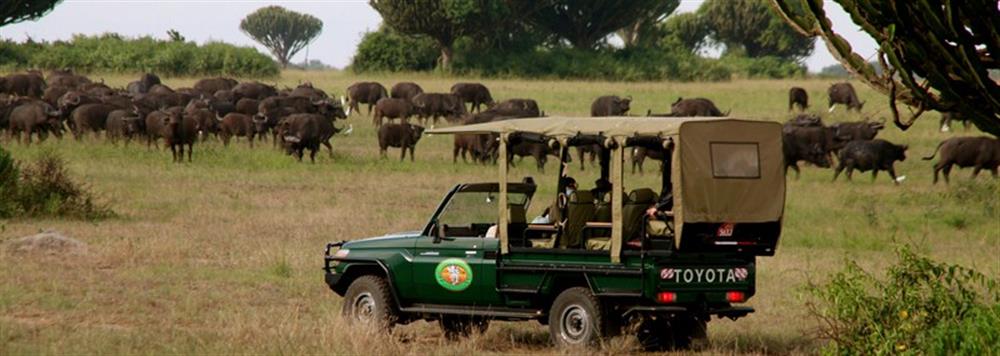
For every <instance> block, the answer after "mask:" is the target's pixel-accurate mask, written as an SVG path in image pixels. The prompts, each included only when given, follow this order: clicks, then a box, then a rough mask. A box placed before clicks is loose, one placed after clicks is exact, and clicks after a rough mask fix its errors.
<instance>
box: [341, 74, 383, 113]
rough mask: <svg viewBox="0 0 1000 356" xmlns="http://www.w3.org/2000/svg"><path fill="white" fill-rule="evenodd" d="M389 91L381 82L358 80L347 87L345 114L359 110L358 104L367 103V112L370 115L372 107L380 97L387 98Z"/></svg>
mask: <svg viewBox="0 0 1000 356" xmlns="http://www.w3.org/2000/svg"><path fill="white" fill-rule="evenodd" d="M388 97H389V92H388V91H387V90H385V87H384V86H382V84H379V83H376V82H358V83H354V84H351V86H349V87H347V99H348V102H347V115H348V116H350V115H351V112H352V110H353V111H359V110H360V109H358V104H359V103H360V104H368V114H369V115H371V113H372V108H373V107H375V103H377V102H378V101H379V100H380V99H382V98H388Z"/></svg>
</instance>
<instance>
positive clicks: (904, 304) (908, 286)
mask: <svg viewBox="0 0 1000 356" xmlns="http://www.w3.org/2000/svg"><path fill="white" fill-rule="evenodd" d="M897 254H898V256H899V261H898V263H897V264H896V265H894V266H891V267H890V268H889V270H888V273H887V276H886V278H885V279H881V280H880V279H879V278H876V277H875V276H874V275H873V274H871V273H868V272H866V271H864V270H863V269H862V268H861V267H859V266H858V265H857V264H856V263H854V262H848V264H847V266H846V268H845V269H844V270H843V271H841V272H839V273H837V274H835V275H834V276H833V278H832V280H831V281H830V282H828V283H826V284H825V285H820V286H810V287H809V291H810V292H811V294H812V295H813V296H814V297H816V299H818V301H812V302H810V303H809V304H808V306H809V308H810V311H811V313H812V315H813V316H815V317H816V318H818V319H819V321H820V324H821V332H822V334H823V335H824V336H826V337H828V338H830V339H831V340H832V341H833V343H832V344H831V346H830V349H829V350H827V351H830V352H832V353H838V354H890V353H917V354H923V353H930V354H985V353H989V352H991V351H990V350H998V349H1000V334H998V333H996V330H998V329H1000V305H998V302H1000V293H998V290H997V281H996V280H995V279H990V278H988V277H986V276H984V275H983V274H981V273H979V272H976V271H974V270H971V269H967V268H964V267H961V266H957V265H949V264H944V263H939V262H935V261H932V260H930V259H928V258H926V257H922V256H918V255H916V254H915V253H913V252H911V251H910V250H909V249H907V248H904V249H901V250H900V251H899V252H898V253H897Z"/></svg>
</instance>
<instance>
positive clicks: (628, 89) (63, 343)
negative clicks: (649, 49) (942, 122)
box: [0, 71, 1000, 355]
mask: <svg viewBox="0 0 1000 356" xmlns="http://www.w3.org/2000/svg"><path fill="white" fill-rule="evenodd" d="M93 77H94V78H95V79H100V78H102V77H103V78H104V80H105V81H106V82H107V83H109V84H111V85H116V86H123V85H124V84H125V83H127V82H128V81H130V80H133V76H119V75H113V76H112V75H109V76H101V75H95V76H93ZM135 77H137V75H136V76H135ZM303 80H309V81H312V82H313V84H315V85H316V86H318V87H320V88H322V89H324V90H326V91H327V92H330V93H333V94H335V95H338V96H339V95H341V94H342V93H343V91H344V88H346V87H347V86H348V85H349V84H350V83H352V82H355V81H360V80H376V81H379V82H382V83H383V84H385V85H386V86H389V85H391V84H393V83H395V82H397V81H404V80H406V81H415V82H417V83H419V84H421V85H422V86H423V87H424V88H425V89H426V90H428V91H447V90H448V89H449V87H450V86H451V85H452V84H453V83H454V82H457V81H467V80H477V79H475V78H450V77H442V76H437V75H431V74H399V75H390V74H386V75H374V76H365V77H358V76H354V75H353V74H349V73H342V72H295V71H290V72H285V73H284V74H283V77H282V79H280V81H279V82H278V84H279V85H283V86H285V85H286V86H294V85H295V84H297V83H298V82H300V81H303ZM165 81H166V83H167V84H169V85H171V86H174V87H180V86H187V85H190V84H191V83H193V82H194V79H192V78H166V79H165ZM482 82H484V83H485V84H486V85H487V86H489V87H490V89H491V90H492V92H493V96H494V97H495V98H497V99H504V98H514V97H526V98H534V99H536V100H538V101H539V104H540V106H541V107H542V109H543V110H544V111H545V112H546V113H547V114H549V115H557V114H558V115H586V114H587V113H588V112H589V108H590V102H591V100H592V99H593V98H594V97H596V96H599V95H605V94H619V95H632V96H633V98H634V101H633V109H632V112H633V113H636V114H645V112H646V110H647V109H652V110H653V111H667V110H668V108H669V105H670V103H672V102H673V101H674V100H676V99H677V97H678V96H683V97H707V98H710V99H712V100H714V101H715V102H716V104H718V106H719V107H720V108H721V109H722V110H723V111H726V110H730V109H731V110H732V115H733V116H737V117H749V118H757V119H765V120H775V121H784V120H786V119H787V118H788V117H789V116H790V114H789V113H787V112H786V110H785V109H786V108H787V102H786V100H787V90H788V88H789V87H791V86H801V87H804V88H806V89H807V90H808V91H809V94H810V99H811V102H812V105H813V107H814V110H815V111H816V112H822V113H823V114H824V119H825V120H826V121H827V122H828V123H831V122H837V121H846V120H857V119H859V118H860V117H859V116H858V115H857V114H853V113H851V114H848V113H846V112H845V111H844V110H843V107H840V108H838V109H837V110H836V111H835V112H834V113H833V114H826V113H825V111H826V110H825V108H823V106H824V105H825V101H826V99H825V90H826V87H827V86H828V85H829V84H830V82H829V81H826V80H784V81H781V80H775V81H767V80H754V81H733V82H725V83H670V82H643V83H624V82H620V83H619V82H595V81H549V80H537V81H535V80H482ZM856 87H857V88H858V89H859V90H860V93H859V94H860V96H861V97H862V100H867V102H868V103H867V105H865V107H866V113H876V115H874V116H876V117H878V116H885V115H886V113H887V112H888V111H887V110H885V108H884V107H885V102H886V100H885V98H884V97H883V96H882V95H880V94H877V93H874V92H873V91H871V90H869V89H868V88H867V87H865V86H864V85H860V84H858V85H856ZM363 110H364V109H363ZM937 118H938V117H937V115H936V114H929V115H928V116H927V117H924V118H922V119H921V120H919V121H918V122H917V124H916V125H915V126H914V127H913V128H911V129H910V130H909V131H907V132H901V131H899V130H898V129H896V128H895V127H892V126H891V124H890V125H889V126H890V127H888V128H887V129H886V130H884V131H883V132H882V133H881V134H880V137H882V138H886V139H888V140H890V141H892V142H895V143H905V144H908V145H910V150H909V151H908V152H907V156H908V159H907V160H906V161H905V162H901V163H898V164H897V165H896V169H897V171H898V172H899V174H900V175H905V176H907V179H906V180H905V181H904V182H903V183H902V184H900V185H899V186H896V185H894V184H892V183H891V182H890V181H889V178H888V176H887V175H886V174H882V175H881V176H880V177H879V179H877V180H875V181H874V182H872V181H871V179H870V175H864V174H859V175H856V176H855V180H854V181H853V182H847V181H845V180H844V179H843V177H841V178H840V179H838V181H836V182H831V181H830V180H831V178H832V177H833V172H832V170H829V169H819V168H815V167H804V168H803V172H802V176H801V178H800V179H798V180H796V179H795V178H794V177H790V178H789V180H788V182H789V183H788V197H787V202H786V214H785V221H784V230H783V234H782V238H781V241H780V245H779V248H778V251H777V254H776V255H775V256H774V257H768V258H761V259H760V260H759V269H758V273H759V275H758V284H757V295H756V296H755V297H754V298H753V299H752V300H751V301H750V303H749V305H751V306H753V307H755V308H756V309H757V310H758V311H757V312H756V313H754V314H752V315H751V316H749V317H747V318H745V319H741V320H739V321H736V322H731V321H728V320H714V321H712V322H711V323H710V326H709V334H710V337H711V338H712V344H711V345H710V347H709V349H708V350H707V351H706V353H709V354H718V353H727V354H728V353H739V354H742V353H812V352H815V351H816V350H817V349H818V348H819V347H820V346H821V345H822V344H823V343H824V342H825V341H824V340H818V339H816V338H815V333H814V330H815V327H816V322H815V321H814V320H812V319H810V318H809V317H808V315H807V311H806V310H805V308H804V307H803V304H802V301H801V299H800V293H801V286H802V285H804V284H805V283H806V282H807V281H822V280H824V279H825V278H826V276H827V275H828V274H830V273H831V272H833V271H836V270H838V269H839V268H840V266H841V262H842V261H843V260H844V259H845V258H849V259H853V260H856V261H858V262H859V263H860V264H861V265H862V266H864V267H866V268H869V269H870V270H875V271H878V270H880V269H883V268H884V267H885V266H887V265H889V264H890V263H891V262H892V260H893V258H894V256H895V254H894V253H893V251H894V249H895V248H896V247H897V246H899V245H901V244H910V245H913V246H914V248H915V250H916V251H917V252H919V253H923V254H927V255H930V256H931V257H933V258H935V259H938V260H942V261H945V262H949V263H957V264H961V265H963V266H967V267H971V268H975V269H978V270H980V271H981V272H983V273H984V274H986V275H988V276H991V277H996V276H998V275H1000V262H998V261H997V259H996V256H997V254H998V253H1000V247H998V246H1000V244H998V238H1000V209H998V201H1000V184H998V182H997V181H996V180H993V179H991V178H988V176H989V175H988V174H987V175H983V176H980V177H979V179H977V180H975V181H972V180H970V179H969V174H970V173H971V172H969V171H968V170H956V171H954V172H952V173H953V174H952V178H953V179H952V183H951V185H944V184H940V183H939V184H938V185H932V184H931V166H930V162H927V161H922V160H920V159H919V157H921V156H926V155H929V154H930V153H931V151H933V149H934V146H935V145H936V144H937V143H938V142H939V141H940V140H942V139H944V138H947V137H952V136H955V135H978V134H980V133H979V132H977V131H975V130H974V129H973V130H970V131H968V132H964V131H962V129H958V130H957V132H953V133H950V134H948V133H940V132H938V130H937V128H936V123H937ZM348 123H349V124H352V125H353V126H354V133H353V134H351V135H349V136H337V137H335V138H334V139H333V140H332V141H333V145H334V156H333V158H330V157H329V155H328V152H326V151H325V149H324V151H322V152H320V154H319V155H318V156H317V162H316V164H309V163H298V162H295V161H294V159H292V158H291V157H289V156H286V155H284V154H282V153H281V152H279V151H277V150H274V149H272V148H271V147H270V143H267V144H264V145H261V146H262V147H256V148H254V149H250V148H248V147H247V145H246V142H245V141H238V142H236V143H235V144H231V145H230V146H229V147H228V148H225V147H223V146H222V145H221V144H220V143H217V142H210V143H207V144H198V145H196V146H195V153H194V162H193V163H190V164H188V163H185V164H173V163H171V160H170V153H169V152H168V151H163V150H152V151H149V150H147V149H146V148H145V146H144V145H137V144H134V143H133V144H132V145H130V146H128V147H123V146H121V145H119V146H113V145H111V144H108V143H105V142H103V141H97V140H94V139H93V138H87V139H86V140H84V141H83V142H76V141H73V140H72V139H64V140H62V141H56V140H48V141H46V142H44V143H42V144H38V145H32V146H30V147H26V146H23V145H19V144H14V143H12V142H10V141H8V140H3V141H0V145H3V147H4V148H6V149H9V150H11V151H12V152H13V155H14V157H15V158H17V159H19V160H22V161H30V160H32V159H34V158H36V157H38V156H39V155H40V154H41V152H42V151H44V150H53V151H55V152H56V153H57V154H59V155H60V156H62V157H63V158H65V159H66V160H67V161H68V162H69V168H70V171H71V173H72V174H74V176H76V177H78V178H79V179H80V180H82V181H84V182H86V183H87V184H89V185H90V186H91V189H92V190H94V191H96V192H97V193H98V194H99V195H100V196H101V197H103V199H104V200H105V201H108V202H110V204H111V206H112V207H113V208H114V209H115V211H116V212H117V213H118V214H119V215H120V216H118V217H115V218H112V219H108V220H103V221H98V222H87V221H77V220H61V219H31V220H10V221H3V222H2V223H0V225H3V229H0V241H7V240H10V239H14V238H17V237H21V236H25V235H28V234H32V233H36V232H38V231H39V230H40V229H43V228H50V227H51V228H55V229H58V230H60V231H62V232H64V233H66V234H67V235H70V236H72V237H75V238H77V239H80V240H82V241H84V242H86V243H87V244H88V245H89V248H88V250H89V253H88V254H86V255H84V256H76V257H72V258H70V257H59V256H15V255H10V254H7V253H0V280H2V281H3V283H0V340H2V342H0V354H5V355H7V354H10V355H14V354H62V353H93V354H97V353H100V354H119V353H142V354H147V353H155V354H162V353H201V354H207V353H266V354H303V353H309V354H316V353H341V354H359V353H365V354H427V353H434V354H442V353H443V354H468V353H477V354H479V353H494V352H495V353H523V352H547V353H551V352H556V351H555V350H552V349H551V348H550V346H549V345H548V343H547V339H546V337H547V336H546V329H545V328H544V327H542V326H540V325H538V324H537V323H495V324H494V325H493V326H491V328H490V331H489V332H487V333H486V334H485V335H482V336H479V337H476V338H473V339H471V340H468V341H462V342H450V341H447V340H445V339H444V338H442V337H441V333H440V331H439V330H438V328H437V327H436V325H434V324H428V323H422V322H420V323H415V324H413V325H409V326H405V327H402V328H400V331H399V332H398V333H397V334H396V335H395V336H392V337H382V336H377V335H370V334H369V333H366V332H365V331H364V330H351V329H348V328H347V327H346V326H345V325H344V324H343V323H342V321H340V319H339V317H338V313H339V308H340V303H341V301H340V298H339V297H336V296H335V295H334V294H333V293H332V292H330V291H329V289H328V288H327V287H326V286H325V285H324V283H323V282H322V276H321V274H322V271H321V270H320V267H321V264H322V248H323V246H324V244H325V243H326V242H328V241H334V240H340V239H357V238H364V237H368V236H375V235H381V234H384V233H388V232H394V231H404V230H413V229H419V228H420V227H422V226H423V224H424V223H425V221H426V219H427V218H428V216H429V215H430V213H431V212H432V211H433V209H434V208H435V207H436V205H437V203H438V202H439V199H441V197H442V196H443V195H444V194H445V192H446V191H447V190H448V189H449V188H450V187H451V186H453V185H454V184H457V183H460V182H470V181H487V180H492V179H494V175H495V172H496V167H495V166H481V165H474V164H463V163H461V162H459V163H458V164H452V162H451V159H452V157H451V145H452V138H451V137H450V136H430V137H427V136H425V137H424V138H423V139H422V140H421V142H420V143H419V144H418V146H417V149H416V156H417V160H416V162H412V163H411V162H409V159H407V161H405V162H399V159H398V155H399V151H398V150H394V149H393V150H391V151H390V153H389V159H380V158H379V153H378V148H377V145H376V138H375V131H374V129H373V128H372V126H371V123H370V120H369V118H367V117H363V116H356V115H355V116H352V117H351V118H350V119H349V120H348ZM338 125H339V124H338ZM653 165H654V164H652V163H650V162H648V163H647V167H646V168H647V174H646V175H644V176H641V177H639V176H631V175H630V176H629V177H628V178H627V181H626V183H627V185H629V186H632V185H635V186H638V185H652V184H653V183H652V182H655V181H656V175H655V174H654V173H651V172H652V167H653ZM573 167H574V168H573V173H572V174H573V175H574V177H576V178H577V180H578V181H579V182H581V187H582V188H586V189H589V188H590V187H591V186H592V184H593V183H592V182H593V181H594V179H596V174H597V173H596V171H597V170H595V169H588V170H587V171H585V172H582V173H581V172H579V171H578V168H576V167H577V166H576V162H574V166H573ZM547 168H548V169H547V170H546V173H545V174H541V173H539V172H537V171H536V170H535V169H534V164H533V161H532V160H531V159H530V158H529V159H526V160H525V161H524V162H523V163H521V164H519V165H518V166H517V168H514V169H513V170H512V172H511V177H512V178H514V179H518V178H520V177H522V176H526V175H530V176H533V177H535V180H536V181H538V182H539V183H541V184H543V186H542V188H541V191H540V192H539V193H538V194H539V195H538V197H539V199H541V198H542V197H546V196H548V195H549V194H551V193H552V190H553V187H552V185H554V179H555V172H556V169H555V165H554V164H553V163H551V162H550V163H549V165H548V167H547ZM626 188H627V187H626ZM546 204H547V201H546V202H538V201H536V204H535V208H534V209H532V210H531V212H529V214H533V213H535V212H537V211H539V210H540V208H541V207H542V206H543V205H546ZM631 347H634V343H630V342H629V341H628V340H627V339H623V340H619V341H613V342H611V343H609V344H608V345H607V346H606V350H605V351H606V352H608V353H624V352H628V351H630V350H632V349H631Z"/></svg>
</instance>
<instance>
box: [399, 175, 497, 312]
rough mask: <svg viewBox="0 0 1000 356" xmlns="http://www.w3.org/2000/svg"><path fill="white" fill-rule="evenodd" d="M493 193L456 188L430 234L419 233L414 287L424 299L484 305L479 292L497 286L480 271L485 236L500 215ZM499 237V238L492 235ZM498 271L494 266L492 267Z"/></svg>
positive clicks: (414, 268)
mask: <svg viewBox="0 0 1000 356" xmlns="http://www.w3.org/2000/svg"><path fill="white" fill-rule="evenodd" d="M496 204H497V200H496V199H495V194H491V193H489V192H461V191H459V192H456V193H454V194H452V196H451V197H450V198H449V201H448V202H447V203H446V205H445V207H444V209H442V210H441V211H440V212H439V214H438V215H437V216H436V217H435V220H434V223H433V225H432V226H433V227H432V229H431V230H432V231H431V234H430V235H432V236H425V237H422V238H420V239H419V240H418V241H417V243H416V246H415V251H414V252H415V253H414V256H413V263H412V268H413V273H412V278H413V286H415V287H416V288H417V289H418V290H417V295H418V302H419V303H425V304H466V305H472V304H483V301H484V299H483V298H482V295H481V292H482V291H484V290H495V288H494V286H493V285H489V286H486V284H487V283H493V282H492V281H494V280H495V276H489V278H486V277H485V276H483V275H482V273H483V272H484V270H483V269H482V264H483V263H487V262H488V263H493V264H495V263H496V259H495V258H493V259H491V260H489V261H485V260H484V257H485V256H484V246H483V244H484V237H485V236H486V234H487V233H488V232H489V230H490V228H491V226H493V225H494V224H495V223H496V220H497V216H496V215H497V208H496ZM493 240H495V239H493ZM492 270H493V271H494V272H493V273H495V269H492Z"/></svg>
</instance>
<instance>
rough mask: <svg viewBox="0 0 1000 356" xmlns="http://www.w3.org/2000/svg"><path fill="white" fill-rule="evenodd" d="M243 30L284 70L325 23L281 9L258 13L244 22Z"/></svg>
mask: <svg viewBox="0 0 1000 356" xmlns="http://www.w3.org/2000/svg"><path fill="white" fill-rule="evenodd" d="M240 30H241V31H243V33H246V34H247V36H250V38H253V40H254V41H257V43H260V44H261V45H263V46H264V47H265V48H267V49H268V50H269V51H271V54H273V55H274V58H275V59H277V60H278V62H279V63H281V67H282V68H287V67H288V62H289V61H291V59H292V57H294V56H295V54H296V53H298V52H299V51H301V50H302V49H303V48H305V47H306V45H308V44H309V43H310V42H312V41H313V40H314V39H316V37H317V36H319V34H320V32H322V31H323V21H320V20H319V19H317V18H315V17H313V16H311V15H308V14H302V13H298V12H295V11H289V10H286V9H285V8H283V7H281V6H267V7H262V8H260V9H257V11H254V12H253V13H252V14H250V15H247V17H246V18H244V19H243V21H241V22H240Z"/></svg>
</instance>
